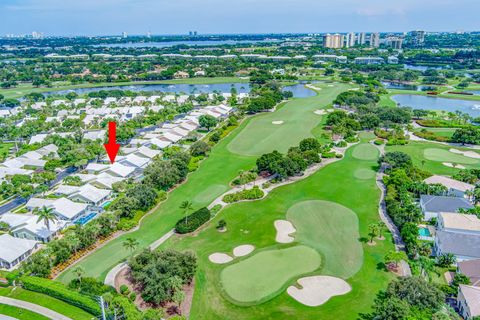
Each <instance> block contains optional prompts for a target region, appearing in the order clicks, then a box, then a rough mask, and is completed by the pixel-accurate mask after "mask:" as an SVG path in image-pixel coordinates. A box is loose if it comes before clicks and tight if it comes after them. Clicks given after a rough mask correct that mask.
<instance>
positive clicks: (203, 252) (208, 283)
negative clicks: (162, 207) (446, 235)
mask: <svg viewBox="0 0 480 320" xmlns="http://www.w3.org/2000/svg"><path fill="white" fill-rule="evenodd" d="M362 137H363V135H362ZM352 152H353V150H352V149H350V150H348V151H347V153H346V155H345V158H344V159H342V160H341V161H338V162H335V163H333V164H330V165H328V166H327V167H325V168H322V169H321V170H319V171H318V172H316V173H315V174H313V175H311V176H310V177H308V178H305V179H304V180H301V181H298V182H296V183H294V184H290V185H285V186H282V187H279V188H276V189H274V190H273V191H272V192H271V193H270V194H269V195H268V196H267V197H266V198H264V199H262V200H259V201H252V202H242V203H237V204H232V205H230V206H228V207H226V208H225V209H224V210H222V211H220V212H219V213H218V215H217V217H215V220H214V221H212V222H211V223H210V224H208V225H207V226H206V227H205V228H204V229H203V230H202V231H201V232H200V233H198V234H195V235H194V236H189V235H186V236H174V237H172V238H170V239H169V240H168V241H167V242H166V243H165V244H163V245H162V247H161V249H165V248H174V249H177V250H193V251H194V252H195V253H196V255H197V256H198V263H199V267H198V271H197V273H196V277H195V294H194V297H193V306H192V310H191V315H190V316H191V319H208V320H211V319H326V320H328V319H332V320H333V319H335V320H336V319H356V318H358V314H359V313H364V312H369V311H370V307H371V305H372V303H373V300H374V298H375V295H376V293H377V292H378V291H379V290H381V289H384V288H385V287H386V285H387V283H388V281H389V280H391V279H392V278H393V275H392V274H389V273H387V272H386V271H384V269H383V267H382V262H383V257H384V256H385V254H386V253H387V252H388V251H389V250H392V249H393V244H392V242H391V240H392V239H391V235H390V234H386V237H387V240H386V241H377V245H375V246H368V245H367V244H364V243H359V244H357V245H359V246H361V247H362V248H363V264H362V263H361V262H360V270H358V272H356V273H355V270H353V269H352V270H351V272H352V273H355V274H354V275H353V276H351V277H350V278H348V279H347V281H348V283H349V284H350V285H351V286H352V291H351V292H349V293H348V294H346V295H343V296H337V297H334V298H332V299H330V300H329V301H328V302H326V303H325V304H323V305H322V306H319V307H315V308H312V307H307V306H304V305H303V304H300V303H299V302H297V301H296V300H294V299H293V298H292V297H290V296H289V295H288V294H287V293H286V290H281V292H279V293H278V295H277V296H275V297H273V298H272V299H270V300H268V301H266V302H264V303H262V304H259V305H254V306H249V307H244V306H241V305H237V304H234V303H232V299H231V298H230V297H229V295H228V294H227V293H226V292H225V291H226V290H225V288H224V286H223V285H222V272H224V271H223V270H228V268H229V265H227V267H226V266H225V265H218V264H213V263H211V262H210V261H209V260H208V256H209V255H210V254H212V253H214V252H231V251H232V250H233V248H235V247H236V246H238V245H242V244H252V245H254V246H255V247H256V250H258V251H260V250H273V249H275V248H276V249H278V250H277V251H279V250H281V249H284V248H290V247H292V246H294V245H298V244H302V245H306V244H304V243H301V242H300V243H299V242H294V243H292V244H278V243H276V242H275V235H276V230H275V227H274V221H275V220H277V219H286V218H288V217H287V212H288V211H289V209H290V208H292V207H293V208H295V205H297V204H299V203H302V202H305V201H318V200H323V201H329V202H331V203H332V202H333V203H336V204H338V205H336V207H335V210H336V211H334V212H335V213H337V212H339V211H340V210H337V209H339V208H341V210H342V211H343V210H346V211H348V212H352V211H353V212H355V214H356V216H357V218H358V229H357V230H356V231H353V230H352V229H354V227H353V225H354V224H355V222H352V221H351V220H350V221H349V222H348V224H350V225H351V226H350V227H349V226H346V227H345V232H354V236H355V237H356V239H357V242H358V241H359V239H358V238H359V235H360V236H363V237H366V236H367V233H368V225H369V224H370V223H373V222H377V221H379V217H378V200H379V194H380V191H379V190H378V188H377V186H376V184H375V177H374V176H372V177H371V178H370V179H368V180H361V179H356V178H355V172H357V170H360V169H367V170H374V169H376V166H377V163H376V159H375V160H367V161H358V160H357V159H355V158H353V157H352ZM337 206H338V207H337ZM312 209H313V208H312ZM322 210H323V209H322ZM315 211H316V210H315ZM332 213H333V212H332ZM323 218H324V219H327V218H326V217H324V216H323ZM329 218H332V219H336V217H329ZM220 219H224V220H225V221H226V222H227V231H226V232H224V233H220V232H218V231H217V230H216V228H215V226H216V224H217V222H218V220H220ZM350 219H353V217H351V218H350ZM308 220H310V218H309V219H308ZM307 223H308V222H304V223H303V224H307ZM339 223H342V224H345V221H343V220H342V221H340V222H339ZM297 224H298V222H297ZM309 227H310V228H311V229H314V231H313V232H316V233H322V232H332V230H327V227H326V226H323V227H322V229H320V230H317V229H316V228H313V227H311V226H309ZM300 228H302V227H300ZM339 228H340V226H337V228H336V229H335V231H334V232H340V231H339V230H338V229H339ZM299 230H300V229H297V235H299V236H300V238H299V240H300V241H301V238H302V236H301V232H300V231H299ZM350 236H352V235H343V237H350ZM303 237H305V239H307V240H310V239H313V238H312V237H316V235H310V234H307V233H305V235H304V236H303ZM326 237H327V235H325V238H326ZM325 238H322V239H325ZM318 239H320V237H319V238H318ZM330 239H332V241H333V238H330ZM304 241H306V240H304ZM310 241H313V240H310ZM338 241H341V242H343V241H345V239H343V238H342V239H338ZM352 243H353V240H352ZM315 245H316V246H317V244H315ZM312 246H313V244H312ZM355 246H356V245H355V244H350V248H353V247H355ZM337 248H338V247H337ZM319 250H321V249H319ZM337 250H338V251H340V250H343V248H342V249H337ZM260 252H262V251H260ZM319 253H320V254H321V255H322V266H321V267H320V268H319V269H318V270H315V271H313V272H311V273H310V274H309V275H318V274H323V273H324V270H323V264H326V263H327V262H326V260H327V259H335V257H332V256H331V255H330V256H327V255H326V254H325V253H323V252H319ZM339 253H340V252H339ZM253 254H255V253H253ZM341 254H343V253H341ZM249 257H251V256H247V257H245V258H236V260H235V261H234V262H231V265H235V264H240V263H238V262H237V261H245V260H248V259H249ZM272 267H273V266H272ZM255 272H256V271H255ZM269 276H272V277H276V276H275V275H273V274H270V275H269ZM240 280H241V279H239V280H237V282H240ZM296 280H297V279H292V280H291V281H290V282H289V283H286V284H285V287H287V286H288V285H295V283H296ZM229 291H232V289H231V288H230V289H229Z"/></svg>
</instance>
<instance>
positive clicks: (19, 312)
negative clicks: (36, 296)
mask: <svg viewBox="0 0 480 320" xmlns="http://www.w3.org/2000/svg"><path fill="white" fill-rule="evenodd" d="M1 315H6V316H10V317H13V318H14V319H18V320H48V319H49V318H47V317H45V316H42V315H40V314H38V313H35V312H32V311H30V310H27V309H22V308H17V307H13V306H9V305H7V304H1V303H0V319H1V318H2V317H1Z"/></svg>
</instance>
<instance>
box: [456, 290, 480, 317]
mask: <svg viewBox="0 0 480 320" xmlns="http://www.w3.org/2000/svg"><path fill="white" fill-rule="evenodd" d="M458 290H459V291H461V292H462V294H463V296H464V297H465V302H466V303H467V305H468V308H469V309H470V316H471V317H476V316H479V315H480V287H474V286H468V285H465V284H461V285H459V286H458Z"/></svg>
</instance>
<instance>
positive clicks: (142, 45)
mask: <svg viewBox="0 0 480 320" xmlns="http://www.w3.org/2000/svg"><path fill="white" fill-rule="evenodd" d="M278 41H280V40H277V39H264V40H199V41H191V40H184V41H161V42H127V43H107V44H98V45H95V47H106V48H168V47H174V46H181V45H184V46H192V47H195V46H215V45H224V44H242V43H243V44H248V43H265V42H278Z"/></svg>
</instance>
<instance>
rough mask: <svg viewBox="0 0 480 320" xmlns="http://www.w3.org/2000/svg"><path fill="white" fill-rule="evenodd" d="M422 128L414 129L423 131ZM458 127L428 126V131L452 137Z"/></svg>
mask: <svg viewBox="0 0 480 320" xmlns="http://www.w3.org/2000/svg"><path fill="white" fill-rule="evenodd" d="M421 130H422V128H415V130H414V131H416V132H418V131H421ZM456 130H457V129H456V128H427V131H428V132H432V133H434V134H435V135H436V136H440V137H446V138H451V137H452V136H453V134H454V133H455V131H456Z"/></svg>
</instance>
